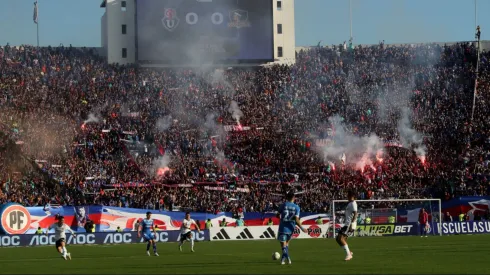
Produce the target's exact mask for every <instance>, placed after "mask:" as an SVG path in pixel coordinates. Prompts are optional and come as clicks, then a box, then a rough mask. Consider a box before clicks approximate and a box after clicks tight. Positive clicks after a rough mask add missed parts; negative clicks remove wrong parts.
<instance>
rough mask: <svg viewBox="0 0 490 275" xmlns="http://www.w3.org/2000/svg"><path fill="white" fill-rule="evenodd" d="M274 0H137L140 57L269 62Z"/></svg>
mask: <svg viewBox="0 0 490 275" xmlns="http://www.w3.org/2000/svg"><path fill="white" fill-rule="evenodd" d="M273 30H274V28H273V20H272V0H136V36H137V37H136V40H137V44H136V46H137V59H138V61H139V62H152V63H162V64H198V63H207V62H225V63H227V62H234V61H272V60H273V59H274V41H273V40H274V37H273V35H274V34H273Z"/></svg>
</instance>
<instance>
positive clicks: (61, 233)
mask: <svg viewBox="0 0 490 275" xmlns="http://www.w3.org/2000/svg"><path fill="white" fill-rule="evenodd" d="M51 229H54V238H55V239H56V250H58V252H59V253H60V254H61V257H62V258H63V259H65V260H66V259H67V258H68V259H70V260H71V253H68V250H66V242H65V240H66V234H65V232H66V231H67V230H68V231H70V233H71V234H73V236H75V232H73V230H71V228H70V227H69V226H68V225H66V224H65V218H64V217H63V216H59V217H58V222H57V223H55V224H53V225H51V226H50V227H49V228H48V230H46V235H48V234H49V230H51Z"/></svg>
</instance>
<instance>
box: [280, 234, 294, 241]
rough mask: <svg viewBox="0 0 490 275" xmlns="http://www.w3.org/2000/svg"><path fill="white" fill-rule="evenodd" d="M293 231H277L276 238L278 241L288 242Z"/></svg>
mask: <svg viewBox="0 0 490 275" xmlns="http://www.w3.org/2000/svg"><path fill="white" fill-rule="evenodd" d="M292 235H293V233H279V234H278V236H277V240H279V241H280V242H289V241H290V240H291V237H292Z"/></svg>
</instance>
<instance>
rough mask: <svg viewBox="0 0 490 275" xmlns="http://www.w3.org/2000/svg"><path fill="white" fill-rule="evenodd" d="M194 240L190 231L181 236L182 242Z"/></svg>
mask: <svg viewBox="0 0 490 275" xmlns="http://www.w3.org/2000/svg"><path fill="white" fill-rule="evenodd" d="M190 239H192V232H191V231H189V232H187V233H182V234H180V240H190Z"/></svg>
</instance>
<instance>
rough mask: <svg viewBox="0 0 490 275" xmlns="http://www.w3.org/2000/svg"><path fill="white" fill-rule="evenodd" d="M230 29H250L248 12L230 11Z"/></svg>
mask: <svg viewBox="0 0 490 275" xmlns="http://www.w3.org/2000/svg"><path fill="white" fill-rule="evenodd" d="M228 27H230V28H237V29H239V28H248V27H250V22H249V21H248V11H245V10H232V11H230V23H228Z"/></svg>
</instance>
